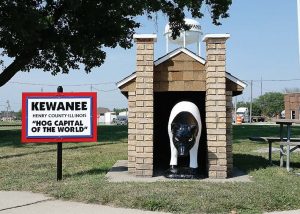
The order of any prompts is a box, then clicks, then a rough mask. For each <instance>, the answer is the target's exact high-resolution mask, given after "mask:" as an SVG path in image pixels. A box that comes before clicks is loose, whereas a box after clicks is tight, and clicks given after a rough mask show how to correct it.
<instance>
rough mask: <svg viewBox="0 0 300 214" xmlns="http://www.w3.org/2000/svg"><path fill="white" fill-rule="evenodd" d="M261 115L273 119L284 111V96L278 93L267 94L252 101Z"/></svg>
mask: <svg viewBox="0 0 300 214" xmlns="http://www.w3.org/2000/svg"><path fill="white" fill-rule="evenodd" d="M254 103H256V105H258V106H260V108H261V112H262V115H264V116H268V117H274V116H275V115H276V114H280V112H281V111H282V110H283V109H284V96H283V94H282V93H280V92H268V93H265V94H264V95H262V96H260V97H258V98H257V99H255V100H254Z"/></svg>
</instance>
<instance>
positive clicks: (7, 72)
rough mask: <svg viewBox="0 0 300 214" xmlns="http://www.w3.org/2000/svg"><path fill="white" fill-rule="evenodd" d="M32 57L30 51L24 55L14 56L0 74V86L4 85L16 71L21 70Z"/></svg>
mask: <svg viewBox="0 0 300 214" xmlns="http://www.w3.org/2000/svg"><path fill="white" fill-rule="evenodd" d="M24 55H25V54H24ZM32 58H33V54H32V53H31V54H26V55H25V57H22V56H19V57H16V58H15V60H14V61H13V62H12V63H11V64H10V65H9V66H8V67H7V68H5V69H4V70H3V71H2V73H1V74H0V87H2V86H3V85H5V84H6V83H7V82H8V81H9V80H10V79H11V78H12V77H13V76H14V75H15V74H16V73H17V72H18V71H20V70H22V69H23V68H24V67H25V66H26V65H28V64H29V63H30V62H31V60H32Z"/></svg>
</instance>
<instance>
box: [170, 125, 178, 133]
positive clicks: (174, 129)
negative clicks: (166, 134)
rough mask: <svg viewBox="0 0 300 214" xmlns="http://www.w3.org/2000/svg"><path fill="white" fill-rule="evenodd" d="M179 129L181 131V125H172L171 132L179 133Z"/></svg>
mask: <svg viewBox="0 0 300 214" xmlns="http://www.w3.org/2000/svg"><path fill="white" fill-rule="evenodd" d="M177 129H179V124H178V123H172V124H171V130H172V132H175V131H177Z"/></svg>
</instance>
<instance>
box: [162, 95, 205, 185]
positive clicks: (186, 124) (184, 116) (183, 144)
mask: <svg viewBox="0 0 300 214" xmlns="http://www.w3.org/2000/svg"><path fill="white" fill-rule="evenodd" d="M201 128H202V124H201V117H200V112H199V109H198V107H197V106H196V105H195V104H194V103H192V102H188V101H182V102H179V103H177V104H176V105H175V106H174V107H173V108H172V111H171V114H170V117H169V122H168V134H169V138H170V147H171V160H170V168H169V169H168V170H167V171H166V173H165V176H166V177H167V178H176V179H193V178H199V176H198V147H199V141H200V136H201ZM188 155H190V163H189V167H184V166H178V158H180V157H187V156H188Z"/></svg>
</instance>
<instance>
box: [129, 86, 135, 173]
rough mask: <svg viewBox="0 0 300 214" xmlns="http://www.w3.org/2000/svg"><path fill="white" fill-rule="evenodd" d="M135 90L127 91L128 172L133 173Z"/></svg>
mask: <svg viewBox="0 0 300 214" xmlns="http://www.w3.org/2000/svg"><path fill="white" fill-rule="evenodd" d="M135 101H136V99H135V92H128V172H129V173H133V174H135V161H136V157H135V140H136V129H135V128H136V124H135V123H136V114H135Z"/></svg>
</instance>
